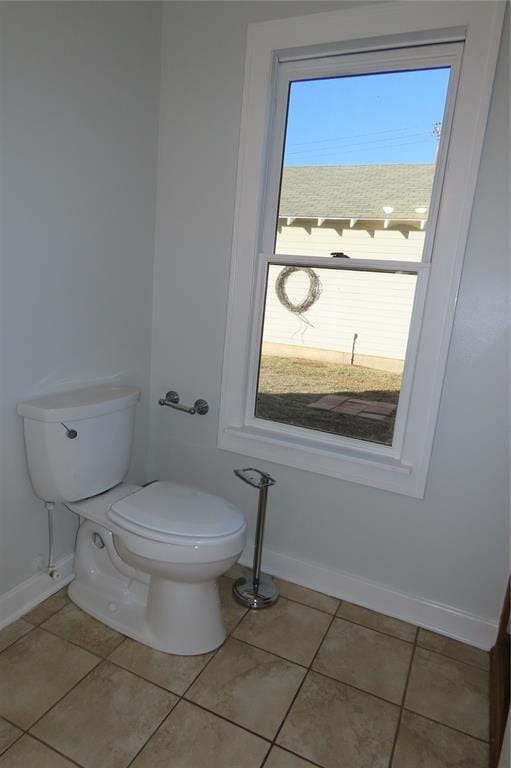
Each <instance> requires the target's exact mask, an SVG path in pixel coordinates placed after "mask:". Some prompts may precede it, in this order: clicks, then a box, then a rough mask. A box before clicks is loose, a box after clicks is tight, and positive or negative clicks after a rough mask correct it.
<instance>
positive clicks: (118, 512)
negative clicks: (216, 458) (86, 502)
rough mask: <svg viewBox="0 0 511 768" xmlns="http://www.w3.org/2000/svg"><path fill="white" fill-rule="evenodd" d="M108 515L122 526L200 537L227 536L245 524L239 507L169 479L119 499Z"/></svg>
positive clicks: (158, 532)
mask: <svg viewBox="0 0 511 768" xmlns="http://www.w3.org/2000/svg"><path fill="white" fill-rule="evenodd" d="M107 514H108V517H109V518H110V519H111V520H113V521H115V522H116V523H117V524H118V525H120V526H121V527H122V525H123V522H124V523H127V524H128V526H130V527H131V526H133V525H135V526H137V527H138V528H144V529H146V530H147V531H148V532H149V531H152V532H155V533H157V534H170V535H173V536H188V537H193V538H200V539H203V538H212V537H215V536H228V535H229V534H231V533H236V531H239V530H240V528H242V527H243V525H244V524H245V520H244V517H243V515H242V514H241V512H240V510H239V509H237V508H236V507H235V506H234V505H233V504H230V503H229V502H228V501H226V500H225V499H221V498H220V497H218V496H213V495H212V494H210V493H205V492H204V491H200V490H199V489H198V488H192V487H190V486H187V485H178V484H177V483H168V482H157V483H152V484H151V485H148V486H146V488H142V489H141V490H140V491H137V492H136V493H132V494H131V495H130V496H126V497H125V498H124V499H121V500H120V501H116V502H115V503H114V504H113V505H112V507H111V508H110V510H109V511H108V513H107Z"/></svg>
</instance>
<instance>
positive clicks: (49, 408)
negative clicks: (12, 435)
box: [17, 384, 140, 422]
mask: <svg viewBox="0 0 511 768" xmlns="http://www.w3.org/2000/svg"><path fill="white" fill-rule="evenodd" d="M139 399H140V390H139V389H137V387H128V386H122V385H114V384H98V385H96V386H93V387H85V388H83V389H72V390H68V391H66V392H56V393H54V394H51V395H43V396H42V397H37V398H35V399H34V400H26V401H25V402H23V403H18V407H17V411H18V413H19V415H20V416H23V417H24V418H25V419H35V420H36V421H64V422H65V421H66V419H67V420H68V421H77V420H79V419H90V418H93V417H94V416H101V415H102V414H103V413H110V412H111V411H120V410H123V409H124V408H128V407H130V406H132V405H134V404H135V403H136V402H137V400H139Z"/></svg>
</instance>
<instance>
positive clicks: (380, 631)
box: [334, 606, 419, 645]
mask: <svg viewBox="0 0 511 768" xmlns="http://www.w3.org/2000/svg"><path fill="white" fill-rule="evenodd" d="M359 607H362V606H359ZM380 616H385V618H388V619H391V618H392V616H386V615H385V614H384V613H381V614H380ZM334 618H336V619H340V620H341V621H347V622H348V623H349V624H354V625H355V626H356V627H362V629H369V630H371V631H372V632H377V633H378V634H379V635H384V636H385V637H392V638H393V639H394V640H401V642H402V643H408V645H413V644H414V643H415V640H405V639H404V637H398V636H397V635H391V633H390V632H384V631H383V629H377V628H376V627H369V626H368V625H367V624H361V623H360V622H359V621H353V619H347V618H346V617H345V616H339V614H338V613H336V614H335V617H334ZM395 621H401V619H395ZM406 623H407V622H403V624H406ZM409 626H410V627H411V628H412V629H414V630H415V634H417V632H418V630H419V627H417V626H415V624H409ZM414 637H415V635H414Z"/></svg>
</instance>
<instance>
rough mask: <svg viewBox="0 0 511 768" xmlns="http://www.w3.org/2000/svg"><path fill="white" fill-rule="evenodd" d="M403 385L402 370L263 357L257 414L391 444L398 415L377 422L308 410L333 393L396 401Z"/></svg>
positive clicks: (266, 417) (270, 356)
mask: <svg viewBox="0 0 511 768" xmlns="http://www.w3.org/2000/svg"><path fill="white" fill-rule="evenodd" d="M400 387H401V374H398V373H388V372H387V371H378V370H374V369H373V368H363V367H362V366H358V365H353V366H350V365H340V364H337V363H323V362H320V361H317V360H305V359H302V358H297V357H274V356H272V355H263V356H262V358H261V369H260V373H259V388H258V397H257V404H256V416H257V417H258V418H260V419H269V420H271V421H278V422H282V423H284V424H293V425H295V426H298V427H307V428H309V429H317V430H320V431H322V432H332V433H334V434H338V435H344V436H345V437H354V438H358V439H359V440H370V441H372V442H377V443H385V444H387V445H390V444H391V442H392V434H393V431H394V419H395V414H394V415H393V416H389V417H388V418H385V420H384V421H372V420H370V419H366V418H362V417H360V416H348V415H344V414H338V413H334V412H332V411H325V410H317V409H314V408H308V407H307V405H308V404H309V403H314V402H316V401H317V400H319V399H320V398H321V397H323V396H324V395H330V394H335V395H346V396H350V397H352V398H355V399H357V400H370V401H376V400H378V401H381V402H385V403H394V404H396V405H397V401H398V398H399V390H400Z"/></svg>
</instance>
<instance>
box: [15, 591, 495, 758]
mask: <svg viewBox="0 0 511 768" xmlns="http://www.w3.org/2000/svg"><path fill="white" fill-rule="evenodd" d="M225 578H227V579H228V580H229V581H230V582H233V581H234V580H233V579H231V577H229V576H226V577H225ZM56 594H57V593H56ZM319 594H322V593H319ZM282 598H283V599H284V600H287V601H289V602H292V603H296V604H298V605H303V606H304V607H306V608H310V609H312V610H316V611H319V612H321V613H322V614H324V615H327V616H329V618H330V621H329V623H328V626H327V627H326V629H325V632H324V634H323V637H322V639H321V641H320V643H319V645H318V647H317V650H316V652H315V653H314V655H313V658H312V660H311V662H310V664H309V665H304V664H301V663H299V662H296V661H293V660H292V659H289V658H286V657H284V656H280V655H279V654H276V653H273V652H271V651H268V650H267V649H266V648H261V647H260V646H258V645H255V644H254V643H252V642H249V641H246V640H243V639H241V638H238V637H235V635H234V633H235V631H236V630H237V629H238V627H239V626H240V624H241V623H242V622H243V620H244V619H245V618H246V616H247V615H248V614H249V613H250V610H249V609H247V610H245V611H244V613H243V614H242V615H241V616H240V618H239V620H238V621H237V622H236V623H235V624H234V626H233V627H232V629H231V630H230V631H229V632H227V635H226V640H225V641H224V643H222V645H221V646H219V648H217V649H215V650H214V651H213V652H212V655H211V658H210V659H208V661H207V662H206V663H205V664H204V666H203V667H202V668H201V670H200V671H199V672H198V673H197V674H196V675H195V676H194V677H193V679H192V680H191V681H190V683H189V684H188V685H187V687H186V688H185V689H184V691H183V693H182V694H177V693H176V692H175V691H172V690H171V689H169V688H166V687H164V686H162V685H160V684H158V683H155V682H154V681H152V680H148V679H147V678H146V677H144V676H143V675H141V674H139V673H137V672H134V671H133V670H131V669H129V668H126V667H123V666H122V665H121V664H119V663H117V662H116V661H115V660H113V659H111V658H110V657H111V656H112V655H113V654H114V653H115V652H116V651H117V650H118V648H120V647H121V645H122V644H123V642H125V640H126V639H129V638H127V636H123V639H122V640H121V641H120V642H119V644H118V645H117V646H116V647H115V648H114V649H113V650H112V651H110V652H109V654H108V655H107V656H99V654H98V653H97V652H95V651H90V650H89V649H88V648H87V647H84V646H83V645H80V644H79V643H77V642H75V641H73V640H69V639H68V638H66V637H64V636H62V635H58V634H57V633H55V632H54V631H52V629H47V628H46V627H43V624H45V623H46V622H47V621H49V620H50V619H51V618H53V617H54V616H56V615H57V614H58V613H60V612H61V611H63V610H64V609H65V608H66V605H67V604H66V605H64V606H62V607H61V608H59V609H58V610H57V611H55V612H54V613H52V614H51V615H50V616H48V617H46V618H45V619H44V620H43V621H41V622H39V623H38V624H33V623H32V622H30V621H28V619H25V618H24V617H20V618H21V619H23V620H24V621H26V622H27V623H28V624H30V625H31V629H30V630H29V631H28V632H26V633H25V634H24V635H22V636H21V637H19V638H17V639H16V640H14V641H13V642H12V643H9V645H8V646H6V647H5V648H4V649H3V650H2V651H1V652H0V655H1V653H3V652H4V651H6V650H7V649H8V648H10V647H11V646H12V645H14V644H15V643H17V642H19V641H21V640H23V638H24V637H28V635H30V634H31V633H32V632H33V630H34V629H36V628H38V629H41V630H42V631H43V632H48V633H49V634H51V635H53V636H55V637H58V638H60V639H61V640H64V641H65V642H68V643H70V644H71V645H73V646H75V647H77V648H80V649H81V650H85V651H87V652H88V653H90V654H91V655H93V656H95V657H96V658H97V663H96V664H95V665H94V667H93V668H92V669H90V670H89V671H88V672H87V673H86V674H85V675H84V676H83V677H82V678H80V679H79V680H78V681H77V682H76V683H75V684H74V685H73V686H72V687H71V688H70V689H69V690H68V691H66V693H65V694H64V695H63V696H61V697H60V698H59V699H58V700H57V701H55V702H54V703H53V704H52V705H51V706H50V707H49V708H48V709H47V710H45V712H44V713H43V714H42V715H41V716H40V717H38V718H37V720H35V721H34V723H32V725H31V726H30V727H29V728H28V729H26V730H25V729H21V730H22V733H21V734H20V735H19V736H18V738H16V739H15V740H14V741H13V742H12V744H11V745H9V747H8V748H7V749H10V748H11V747H12V746H14V744H16V743H17V742H18V741H19V740H20V739H21V738H22V736H23V735H24V734H28V735H30V736H31V737H32V738H34V739H36V740H37V741H39V742H41V743H42V744H44V745H45V746H47V747H49V748H50V749H52V750H53V751H55V752H56V753H58V754H62V755H63V756H64V757H65V758H66V759H68V760H70V761H71V762H72V763H73V764H74V765H76V766H78V767H79V768H83V767H82V766H80V765H79V763H77V762H76V761H75V760H73V759H72V758H70V757H68V756H67V755H65V754H64V753H60V752H59V750H58V749H56V748H55V747H54V746H53V745H52V744H49V743H46V742H45V741H44V740H43V739H42V738H41V737H38V736H36V735H35V734H32V733H31V729H32V728H34V727H35V726H36V725H37V724H38V723H39V722H40V721H41V720H42V719H43V718H44V717H45V716H46V715H47V714H48V713H49V712H50V711H51V710H52V709H53V708H54V707H56V706H57V705H58V704H59V703H60V702H61V701H62V700H63V699H64V698H65V697H66V696H67V695H68V694H70V693H71V692H72V691H73V690H74V688H76V687H77V686H78V685H79V684H80V683H82V682H83V681H84V680H85V679H86V678H87V677H88V676H89V675H90V674H91V673H92V672H94V670H96V669H97V668H98V667H99V666H100V665H101V664H102V663H105V662H108V663H110V664H113V665H115V666H116V667H118V668H120V669H123V670H125V671H127V672H129V673H130V674H132V675H134V676H135V677H138V678H139V679H140V680H142V681H144V682H145V683H148V684H150V685H154V686H155V687H157V688H159V689H160V690H162V691H164V692H165V693H167V694H169V693H170V694H172V695H173V696H174V697H176V701H175V703H174V704H173V705H172V707H171V709H170V711H169V712H168V713H167V714H166V715H165V716H164V717H163V719H162V720H161V721H160V723H159V724H158V725H157V726H156V728H155V729H154V731H153V732H152V733H151V735H150V736H149V737H148V738H147V739H146V741H145V742H144V744H143V745H142V746H141V748H140V749H139V750H138V751H137V753H136V754H135V755H134V756H133V758H132V759H131V760H130V762H129V764H128V765H127V766H126V768H129V766H131V765H132V764H133V762H134V761H135V760H136V758H137V757H138V755H139V754H140V752H142V750H143V749H145V747H146V746H147V744H148V743H149V741H150V740H151V739H152V738H153V737H154V736H155V735H156V733H157V732H158V731H159V730H160V728H161V727H162V726H163V725H164V724H165V722H166V721H167V720H168V719H169V718H170V717H171V716H172V713H173V712H174V711H175V709H176V707H177V706H178V705H179V704H180V702H181V701H185V702H187V703H188V704H190V705H191V706H195V707H198V708H199V709H202V710H204V711H205V712H208V713H210V714H212V715H213V716H215V717H218V718H219V719H221V720H224V721H225V722H228V723H230V724H232V725H234V726H235V727H238V728H241V729H242V730H244V731H246V732H248V733H250V734H251V735H253V736H255V737H257V738H259V739H261V740H263V741H265V742H267V743H268V744H269V749H268V752H267V753H266V756H265V757H264V759H263V761H262V763H261V765H260V768H263V766H264V765H266V763H267V761H268V759H269V755H270V754H271V751H272V749H273V747H274V746H278V747H279V749H282V750H283V751H285V752H288V753H290V754H292V755H296V756H297V757H300V758H301V759H303V760H306V761H308V762H309V763H310V764H311V765H313V766H318V768H321V767H320V766H319V765H318V764H317V763H315V762H314V761H311V760H309V759H308V758H305V757H304V756H303V755H300V754H299V753H297V752H293V750H292V749H289V748H287V747H283V746H281V745H280V744H277V739H278V737H279V735H280V733H281V731H282V729H283V727H284V724H285V722H286V720H287V718H288V716H289V713H290V711H291V709H292V707H293V705H294V703H295V701H296V699H297V697H298V696H299V694H300V692H301V690H302V687H303V685H304V683H305V680H306V679H307V677H308V676H309V673H310V672H311V671H313V672H314V673H315V674H319V675H321V676H323V677H326V678H327V679H330V680H333V681H335V682H337V683H340V684H341V685H346V686H347V687H349V688H353V689H355V690H357V691H359V692H361V693H365V694H366V695H369V696H373V697H374V698H377V699H379V700H381V701H383V702H385V703H387V704H391V705H393V706H398V707H399V717H398V721H397V726H396V732H395V736H394V741H393V745H392V750H391V755H390V761H389V765H388V768H391V766H392V761H393V760H394V754H395V749H396V745H397V740H398V734H399V730H400V726H401V720H402V717H403V713H404V712H405V711H409V712H412V713H413V714H415V715H417V716H419V717H423V718H424V719H426V720H428V721H430V722H432V723H435V724H437V725H440V726H443V727H444V728H448V729H451V730H453V731H454V732H457V733H460V734H462V735H464V736H466V737H468V738H472V739H475V740H477V741H480V742H481V743H484V744H487V743H488V742H487V740H485V739H482V738H480V737H477V736H474V735H473V734H469V733H466V732H465V731H461V730H460V729H458V728H455V727H452V726H450V725H447V724H446V723H443V722H440V721H437V720H434V719H433V718H430V717H427V716H425V715H423V714H422V713H420V712H414V710H408V709H405V706H404V705H405V700H406V695H407V691H408V686H409V681H410V677H411V671H412V665H413V661H414V658H415V652H416V649H417V648H420V649H423V650H425V651H427V652H429V653H433V654H437V655H439V656H442V657H444V658H446V659H449V660H451V661H454V662H458V663H461V664H464V665H465V666H468V667H472V668H475V669H479V670H481V671H483V672H486V671H487V670H485V669H484V668H483V667H481V666H478V665H477V664H473V663H471V662H465V661H461V660H459V659H456V658H453V657H452V656H448V655H447V654H444V653H442V652H439V651H436V650H431V649H429V648H427V647H425V646H422V645H419V642H418V639H419V629H420V628H419V627H416V628H415V638H414V640H413V642H412V641H408V640H403V638H400V637H396V636H395V635H391V634H389V633H387V632H383V631H381V630H379V629H375V628H373V627H367V626H366V625H364V624H360V623H359V622H356V621H352V620H351V619H347V618H345V617H343V616H340V615H339V610H340V608H341V606H342V604H343V601H342V600H340V599H339V598H333V599H336V600H339V605H338V607H337V609H336V611H335V613H333V614H332V613H329V612H328V611H324V610H322V609H320V608H316V607H314V606H311V605H308V604H307V603H303V602H301V601H300V600H295V599H293V598H289V597H286V596H285V595H282ZM382 615H383V614H382ZM336 619H341V620H343V621H347V622H349V623H352V624H355V625H356V626H360V627H363V628H365V629H368V630H372V631H374V632H377V633H379V634H382V635H384V636H386V637H390V638H393V639H396V640H401V641H402V642H406V643H408V644H412V655H411V658H410V665H409V668H408V673H407V678H406V682H405V687H404V690H403V695H402V699H401V704H400V705H399V704H397V705H396V703H395V702H389V700H387V699H384V698H383V697H381V696H377V695H376V694H373V693H371V692H369V691H366V690H363V689H361V688H357V687H356V686H354V685H351V684H349V683H345V682H344V681H342V680H338V679H337V678H335V677H331V676H330V675H328V674H326V673H323V672H319V671H318V670H314V669H313V665H314V662H315V661H316V658H317V656H318V654H319V652H320V650H321V648H322V646H323V644H324V642H325V639H326V636H327V634H328V632H329V631H330V628H331V627H332V625H333V623H334V621H335V620H336ZM405 623H406V622H405ZM410 626H413V625H410ZM119 634H121V633H119ZM230 638H232V639H235V640H237V641H238V642H241V643H243V644H245V645H248V646H251V647H254V648H257V649H258V650H261V651H263V652H265V653H269V654H270V655H273V656H275V657H277V658H279V659H281V660H283V661H286V662H288V663H290V664H293V665H296V666H298V667H300V668H302V669H304V670H305V674H304V677H303V679H302V681H301V683H300V685H299V686H298V689H297V691H296V693H295V694H294V696H293V698H292V700H291V703H290V704H289V706H288V708H287V710H286V712H285V715H284V717H283V718H282V721H281V723H280V725H279V727H278V729H277V731H276V733H275V736H274V737H273V739H269V738H268V737H265V736H262V735H261V734H260V733H256V732H255V731H252V730H251V729H249V728H247V727H245V726H243V725H241V724H240V723H238V722H235V721H234V720H230V719H229V718H228V717H225V716H223V715H221V714H219V713H218V712H215V711H213V710H210V709H208V708H207V707H204V706H203V705H201V704H198V703H197V702H195V701H192V700H191V699H189V698H187V694H188V692H189V691H190V689H191V688H192V686H193V685H194V684H195V682H196V681H197V679H198V678H199V677H200V676H201V675H202V673H203V672H204V671H205V670H206V668H207V667H208V666H209V664H211V663H212V661H213V660H214V659H215V657H216V655H217V654H218V653H219V651H220V650H221V648H222V647H224V645H225V642H226V641H227V640H228V639H230ZM4 719H5V720H6V721H7V722H9V723H10V724H11V725H13V726H14V727H16V728H18V729H19V728H20V726H19V725H17V724H16V723H14V722H12V721H10V720H9V719H8V718H5V717H4ZM6 751H7V750H6ZM2 754H5V752H4V753H2Z"/></svg>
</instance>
